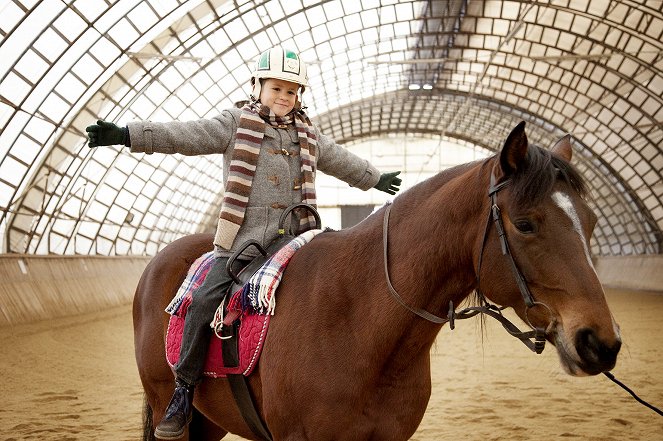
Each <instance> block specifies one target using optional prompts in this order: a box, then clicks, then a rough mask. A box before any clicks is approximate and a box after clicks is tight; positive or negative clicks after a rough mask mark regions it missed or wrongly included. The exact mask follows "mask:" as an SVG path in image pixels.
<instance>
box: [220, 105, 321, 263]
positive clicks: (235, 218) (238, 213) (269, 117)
mask: <svg viewBox="0 0 663 441" xmlns="http://www.w3.org/2000/svg"><path fill="white" fill-rule="evenodd" d="M293 122H294V124H295V127H296V129H297V135H298V137H299V146H300V160H301V170H302V202H304V203H306V204H310V205H313V206H315V205H316V199H315V171H316V170H315V156H316V145H317V138H316V136H315V132H314V130H313V125H312V124H311V120H310V119H309V118H308V116H306V114H305V113H304V112H303V111H295V112H290V113H289V114H288V115H286V116H284V117H278V116H276V115H274V112H272V111H271V109H270V108H269V107H267V106H264V105H262V104H260V103H259V102H258V101H252V102H251V103H249V104H246V105H245V106H244V107H242V115H241V116H240V118H239V124H238V127H237V134H236V135H235V148H234V150H233V155H232V158H231V159H230V169H229V171H228V180H227V182H226V188H225V192H224V196H223V204H222V205H221V212H220V213H219V223H218V226H217V229H216V236H215V238H214V244H215V245H219V246H221V247H222V248H224V249H226V250H229V249H230V248H231V247H232V245H233V242H234V241H235V237H236V236H237V232H238V231H239V228H240V227H241V226H242V223H243V222H244V215H245V213H246V207H247V206H248V204H249V194H250V193H251V184H252V182H253V177H254V176H255V172H256V167H257V165H258V157H259V156H260V146H261V144H262V140H263V138H264V136H265V125H266V123H267V124H269V125H271V126H274V127H284V126H287V125H289V124H292V123H293ZM297 211H298V214H299V215H300V221H299V228H300V230H299V232H302V231H306V230H308V229H310V228H312V227H313V226H314V225H315V218H314V217H313V216H312V215H311V214H310V213H309V212H308V211H307V210H297Z"/></svg>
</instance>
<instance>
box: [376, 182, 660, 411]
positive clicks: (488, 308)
mask: <svg viewBox="0 0 663 441" xmlns="http://www.w3.org/2000/svg"><path fill="white" fill-rule="evenodd" d="M509 183H510V180H506V181H503V182H501V183H499V184H495V176H494V175H492V174H491V176H490V188H489V190H488V197H490V211H489V213H488V221H487V222H486V228H485V230H484V235H483V240H482V242H481V252H480V253H479V262H478V265H477V288H476V292H477V294H478V296H479V299H480V302H481V303H482V304H481V305H480V306H470V307H468V308H465V309H462V310H460V311H458V312H456V310H455V309H454V305H453V301H449V312H448V313H447V316H446V317H438V316H437V315H435V314H431V313H430V312H428V311H426V310H424V309H421V308H416V307H413V306H410V305H408V304H407V303H406V302H405V300H403V298H402V297H401V295H400V294H398V292H397V291H396V289H395V288H394V286H393V284H392V283H391V278H390V277H389V261H388V256H389V253H388V242H389V241H388V235H389V213H390V212H391V207H392V205H391V204H389V205H387V207H386V209H385V213H384V222H383V224H382V241H383V251H384V253H383V254H384V274H385V277H386V280H387V288H388V289H389V293H390V294H391V296H392V297H393V298H394V299H396V301H397V302H398V303H399V304H400V305H401V306H403V307H404V308H405V309H407V310H408V311H410V312H412V313H413V314H416V315H417V316H419V317H421V318H423V319H425V320H428V321H429V322H432V323H436V324H444V323H449V327H450V328H451V329H452V330H453V329H454V328H455V321H456V320H462V319H468V318H471V317H474V316H476V315H478V314H485V315H488V316H490V317H492V318H494V319H496V320H497V321H499V322H500V323H501V324H502V327H504V329H505V330H506V331H507V332H508V333H509V334H510V335H512V336H514V337H516V338H518V339H520V341H522V342H523V343H524V344H525V346H527V347H528V348H529V349H530V350H531V351H532V352H535V353H537V354H540V353H541V352H543V349H544V347H545V344H546V335H547V334H548V333H550V332H551V331H552V329H553V327H554V326H555V324H556V320H555V317H554V315H553V313H552V311H551V309H550V307H548V306H547V305H546V304H545V303H541V302H537V301H536V300H534V296H533V295H532V293H531V291H530V290H529V287H528V286H527V281H526V280H525V277H524V276H523V274H522V272H521V271H520V269H519V268H518V265H517V264H516V261H515V259H514V258H513V254H511V249H510V248H509V242H508V241H507V239H506V231H505V230H504V222H503V221H502V212H501V210H500V208H499V206H498V205H497V201H496V199H497V193H498V192H499V191H500V190H501V189H502V188H504V187H505V186H506V185H508V184H509ZM491 220H492V222H493V223H494V224H495V229H496V230H497V234H498V236H499V239H500V244H501V246H502V254H503V255H506V256H507V257H508V258H509V262H510V264H511V271H512V273H513V275H514V277H515V279H516V283H517V284H518V289H519V290H520V294H521V295H522V297H523V301H524V302H525V308H526V309H525V319H526V320H525V321H526V322H527V324H528V325H529V327H530V328H532V330H531V331H521V330H520V329H518V327H517V326H516V325H514V324H513V322H511V321H509V319H507V318H506V317H504V315H502V311H503V310H504V309H506V307H499V306H497V305H493V304H491V303H489V302H488V300H487V298H486V296H484V295H483V293H482V292H481V291H480V289H479V287H480V282H481V263H482V260H483V250H484V248H485V246H486V240H487V238H488V232H489V231H490V224H491ZM537 306H541V307H544V308H546V309H547V310H548V313H549V314H550V317H551V320H550V323H549V324H548V327H547V328H545V329H544V328H541V327H536V326H533V325H532V323H531V322H530V320H529V316H528V312H529V310H530V309H532V308H534V307H537ZM532 339H533V340H532ZM603 375H605V376H606V377H608V378H609V379H610V380H611V381H613V382H614V383H615V384H617V385H618V386H620V387H621V388H622V389H624V390H625V391H626V392H628V393H629V394H630V395H631V396H632V397H633V398H634V399H635V400H636V401H637V402H638V403H640V404H642V405H643V406H646V407H648V408H649V409H651V410H653V411H654V412H656V413H657V414H659V415H661V416H663V412H662V411H661V410H660V409H658V408H657V407H656V406H653V405H651V404H649V403H648V402H646V401H645V400H643V399H641V398H640V397H638V396H637V395H636V394H635V392H633V391H632V390H631V389H629V388H628V387H627V386H626V385H625V384H624V383H622V382H621V381H619V380H617V379H616V378H615V376H614V375H613V374H612V373H611V372H603Z"/></svg>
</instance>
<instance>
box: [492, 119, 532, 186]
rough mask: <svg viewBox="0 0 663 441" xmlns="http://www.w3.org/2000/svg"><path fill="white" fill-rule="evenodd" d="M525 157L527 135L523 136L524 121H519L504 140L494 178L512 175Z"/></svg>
mask: <svg viewBox="0 0 663 441" xmlns="http://www.w3.org/2000/svg"><path fill="white" fill-rule="evenodd" d="M526 155H527V135H525V121H521V122H520V123H519V124H518V125H517V126H516V127H515V128H514V129H513V130H512V131H511V133H509V136H508V137H507V138H506V141H505V142H504V145H503V146H502V152H501V153H500V168H501V170H500V172H501V173H498V176H495V177H496V178H497V179H498V181H499V180H500V178H504V177H507V176H509V175H511V174H513V173H514V172H515V171H516V170H518V167H520V164H522V163H523V161H525V157H526Z"/></svg>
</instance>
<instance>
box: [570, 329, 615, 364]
mask: <svg viewBox="0 0 663 441" xmlns="http://www.w3.org/2000/svg"><path fill="white" fill-rule="evenodd" d="M621 346H622V343H621V341H620V340H616V341H615V342H614V343H613V344H611V345H608V344H606V343H604V342H602V341H601V340H600V339H599V338H598V336H597V335H596V333H595V332H594V331H593V330H592V329H589V328H584V329H581V330H579V331H578V333H577V334H576V350H577V352H578V355H579V356H580V358H581V359H582V361H583V364H584V366H583V369H584V370H585V371H586V372H588V373H590V374H598V373H601V372H605V371H607V370H610V369H612V368H613V367H614V366H615V362H616V361H617V354H618V353H619V349H620V348H621Z"/></svg>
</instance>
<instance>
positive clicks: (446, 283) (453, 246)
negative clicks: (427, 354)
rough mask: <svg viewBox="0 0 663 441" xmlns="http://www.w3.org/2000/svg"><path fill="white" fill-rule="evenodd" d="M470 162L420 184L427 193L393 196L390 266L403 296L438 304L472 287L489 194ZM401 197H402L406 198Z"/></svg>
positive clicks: (424, 304)
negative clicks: (450, 173) (467, 166)
mask: <svg viewBox="0 0 663 441" xmlns="http://www.w3.org/2000/svg"><path fill="white" fill-rule="evenodd" d="M479 169H480V167H478V166H477V167H474V168H472V169H470V170H468V171H466V172H465V173H463V174H461V175H460V176H456V177H455V178H454V179H451V180H448V181H446V182H444V184H442V185H441V186H438V185H439V184H437V183H435V181H432V182H431V183H429V184H431V185H427V186H423V187H422V188H421V189H419V194H421V193H423V194H426V193H428V195H427V196H426V197H424V198H422V197H419V198H416V199H413V200H412V201H408V200H404V201H403V204H402V206H401V201H399V200H396V201H395V203H394V204H393V208H392V210H391V211H392V213H391V216H390V217H391V219H390V226H389V230H390V233H389V256H390V262H389V263H390V265H389V268H390V272H391V275H392V278H393V279H394V281H395V282H397V281H398V285H399V286H400V289H401V290H402V291H403V292H402V295H403V297H407V298H409V299H410V301H411V302H413V303H415V304H417V305H418V306H419V307H428V308H431V309H435V310H436V312H438V313H446V311H442V310H440V309H438V308H439V307H440V306H444V307H446V305H448V303H449V300H453V301H454V303H456V304H457V303H458V302H460V301H461V300H462V299H464V298H465V297H467V295H468V294H469V293H470V292H471V291H472V290H473V289H474V287H475V284H476V275H475V267H474V259H475V258H476V256H475V255H476V253H477V252H478V250H477V244H479V243H480V240H481V237H482V234H483V229H484V227H485V222H486V217H487V210H488V203H487V202H488V198H487V187H486V188H483V183H482V180H481V178H480V176H479ZM404 199H405V198H404Z"/></svg>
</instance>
